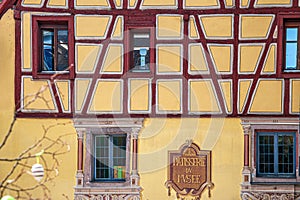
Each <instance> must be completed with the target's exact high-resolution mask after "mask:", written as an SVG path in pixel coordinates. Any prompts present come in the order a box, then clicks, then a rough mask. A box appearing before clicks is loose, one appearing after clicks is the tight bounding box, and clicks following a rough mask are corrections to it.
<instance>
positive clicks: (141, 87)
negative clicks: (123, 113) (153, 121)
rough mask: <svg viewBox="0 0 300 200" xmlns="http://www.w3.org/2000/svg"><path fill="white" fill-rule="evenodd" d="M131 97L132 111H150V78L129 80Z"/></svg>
mask: <svg viewBox="0 0 300 200" xmlns="http://www.w3.org/2000/svg"><path fill="white" fill-rule="evenodd" d="M129 83H130V88H129V91H130V93H129V99H130V110H131V111H148V110H149V108H150V105H149V98H151V97H149V89H150V88H149V79H131V80H130V81H129Z"/></svg>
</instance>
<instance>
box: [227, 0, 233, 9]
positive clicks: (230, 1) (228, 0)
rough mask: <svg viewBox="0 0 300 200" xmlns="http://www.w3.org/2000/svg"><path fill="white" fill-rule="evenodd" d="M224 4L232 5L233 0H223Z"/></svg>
mask: <svg viewBox="0 0 300 200" xmlns="http://www.w3.org/2000/svg"><path fill="white" fill-rule="evenodd" d="M225 5H226V6H228V7H232V6H233V5H234V4H233V0H225Z"/></svg>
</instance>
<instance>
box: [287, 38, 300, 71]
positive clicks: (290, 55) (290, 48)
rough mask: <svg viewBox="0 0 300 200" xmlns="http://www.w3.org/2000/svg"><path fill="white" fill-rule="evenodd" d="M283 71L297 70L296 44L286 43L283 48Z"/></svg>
mask: <svg viewBox="0 0 300 200" xmlns="http://www.w3.org/2000/svg"><path fill="white" fill-rule="evenodd" d="M285 49H286V52H285V62H286V64H285V65H286V66H285V69H296V68H297V50H298V48H297V43H296V42H292V43H286V46H285Z"/></svg>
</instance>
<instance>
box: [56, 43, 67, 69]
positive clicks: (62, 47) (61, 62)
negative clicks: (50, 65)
mask: <svg viewBox="0 0 300 200" xmlns="http://www.w3.org/2000/svg"><path fill="white" fill-rule="evenodd" d="M57 54H58V55H57V66H56V70H57V71H64V70H66V69H67V68H68V65H69V52H68V45H67V44H58V48H57Z"/></svg>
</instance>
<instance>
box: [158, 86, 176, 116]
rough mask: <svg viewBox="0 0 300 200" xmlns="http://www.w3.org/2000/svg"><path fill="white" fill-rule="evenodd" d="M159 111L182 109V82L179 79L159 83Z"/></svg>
mask: <svg viewBox="0 0 300 200" xmlns="http://www.w3.org/2000/svg"><path fill="white" fill-rule="evenodd" d="M157 90H158V91H157V95H158V97H157V104H158V111H175V112H179V111H180V110H181V92H180V90H181V82H180V81H179V80H172V81H163V80H160V81H158V83H157Z"/></svg>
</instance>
